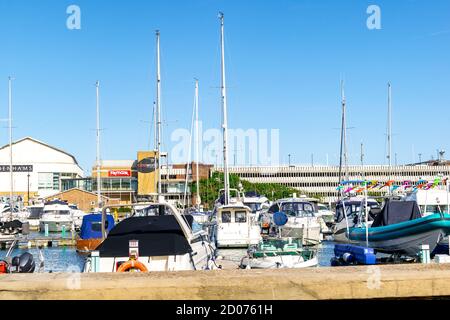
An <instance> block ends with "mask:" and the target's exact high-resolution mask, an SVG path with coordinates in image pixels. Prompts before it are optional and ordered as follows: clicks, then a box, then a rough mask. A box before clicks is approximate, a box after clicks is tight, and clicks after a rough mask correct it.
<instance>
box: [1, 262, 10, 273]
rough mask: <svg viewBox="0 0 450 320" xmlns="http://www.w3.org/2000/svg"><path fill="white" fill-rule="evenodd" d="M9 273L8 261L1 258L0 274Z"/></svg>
mask: <svg viewBox="0 0 450 320" xmlns="http://www.w3.org/2000/svg"><path fill="white" fill-rule="evenodd" d="M4 273H9V265H8V262H6V261H3V260H1V261H0V274H4Z"/></svg>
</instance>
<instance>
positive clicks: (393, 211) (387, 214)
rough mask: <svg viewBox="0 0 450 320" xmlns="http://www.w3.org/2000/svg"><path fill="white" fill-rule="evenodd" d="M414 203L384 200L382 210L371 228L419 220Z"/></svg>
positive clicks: (418, 211) (418, 212)
mask: <svg viewBox="0 0 450 320" xmlns="http://www.w3.org/2000/svg"><path fill="white" fill-rule="evenodd" d="M421 217H422V216H421V214H420V209H419V206H418V205H417V202H415V201H398V200H386V203H385V205H384V207H383V210H382V211H381V212H380V213H379V214H378V215H377V216H376V217H375V219H374V221H373V224H372V228H374V227H381V226H389V225H392V224H396V223H400V222H405V221H410V220H414V219H419V218H421Z"/></svg>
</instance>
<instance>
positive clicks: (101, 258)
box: [84, 31, 216, 272]
mask: <svg viewBox="0 0 450 320" xmlns="http://www.w3.org/2000/svg"><path fill="white" fill-rule="evenodd" d="M156 48H157V90H156V113H157V114H156V117H155V118H157V126H158V128H157V130H156V133H157V135H156V152H157V156H158V158H159V160H160V154H161V153H160V151H161V150H160V147H161V103H160V94H161V73H160V33H159V31H156ZM160 164H161V162H160V161H158V162H157V166H158V168H160ZM158 172H159V174H158V181H157V183H158V186H157V189H158V195H157V199H156V201H155V202H148V203H135V204H132V205H127V206H126V207H131V208H132V209H136V208H137V207H140V208H142V207H143V206H145V207H146V208H145V210H134V215H133V216H131V217H130V218H127V219H125V220H122V221H121V222H120V223H118V224H117V225H116V226H114V228H113V229H112V230H111V231H110V232H109V234H108V235H107V237H106V232H105V231H106V226H105V221H106V209H107V208H118V207H121V205H110V206H105V207H103V212H102V213H103V214H102V236H103V238H105V240H104V241H103V242H102V244H101V245H100V246H99V247H98V248H97V252H96V253H95V255H91V256H90V257H89V258H88V259H87V260H86V263H85V266H84V272H151V271H185V270H209V269H214V268H215V267H216V264H215V248H214V246H213V245H212V243H211V242H210V241H209V237H208V234H207V232H206V231H204V230H199V231H197V232H194V231H193V229H192V226H193V217H192V216H191V215H182V214H181V213H180V212H179V211H178V209H177V208H175V207H174V206H173V205H171V204H170V203H168V202H166V201H165V200H164V198H163V197H162V196H161V195H162V194H161V189H162V188H161V170H158Z"/></svg>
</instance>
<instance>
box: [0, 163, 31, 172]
mask: <svg viewBox="0 0 450 320" xmlns="http://www.w3.org/2000/svg"><path fill="white" fill-rule="evenodd" d="M9 168H10V166H9V165H0V172H10V170H9ZM13 172H33V165H14V166H13Z"/></svg>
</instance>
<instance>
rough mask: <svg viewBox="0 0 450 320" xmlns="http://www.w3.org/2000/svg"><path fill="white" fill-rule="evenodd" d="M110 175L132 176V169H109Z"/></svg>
mask: <svg viewBox="0 0 450 320" xmlns="http://www.w3.org/2000/svg"><path fill="white" fill-rule="evenodd" d="M108 177H131V170H109V171H108Z"/></svg>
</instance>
